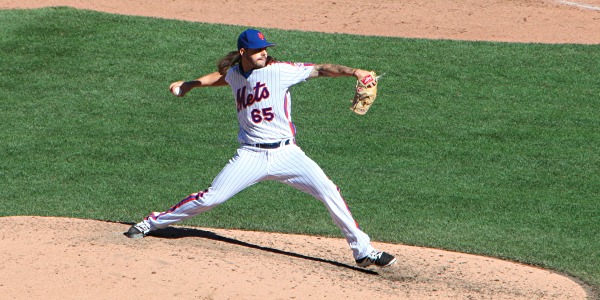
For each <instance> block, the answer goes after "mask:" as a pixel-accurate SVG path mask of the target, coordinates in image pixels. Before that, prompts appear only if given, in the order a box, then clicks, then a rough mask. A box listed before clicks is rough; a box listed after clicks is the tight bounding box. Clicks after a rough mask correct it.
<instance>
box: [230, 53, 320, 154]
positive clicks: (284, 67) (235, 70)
mask: <svg viewBox="0 0 600 300" xmlns="http://www.w3.org/2000/svg"><path fill="white" fill-rule="evenodd" d="M313 68H314V65H313V64H305V63H283V62H277V63H272V64H270V65H268V66H265V67H263V68H260V69H255V70H253V71H251V72H250V73H249V74H242V73H241V71H240V68H239V66H238V65H236V66H234V67H232V68H231V69H229V71H228V72H227V75H226V76H225V80H226V81H227V83H228V84H229V86H230V87H231V90H232V91H233V97H234V99H235V100H236V106H237V114H238V122H239V133H238V141H239V142H240V143H242V144H260V143H273V142H279V141H281V140H285V139H290V138H293V137H294V136H295V134H296V130H295V127H294V123H293V122H292V116H291V110H292V103H291V101H292V99H291V95H290V93H289V89H290V87H292V86H293V85H295V84H297V83H300V82H303V81H305V80H306V79H308V77H309V75H310V73H311V71H312V70H313Z"/></svg>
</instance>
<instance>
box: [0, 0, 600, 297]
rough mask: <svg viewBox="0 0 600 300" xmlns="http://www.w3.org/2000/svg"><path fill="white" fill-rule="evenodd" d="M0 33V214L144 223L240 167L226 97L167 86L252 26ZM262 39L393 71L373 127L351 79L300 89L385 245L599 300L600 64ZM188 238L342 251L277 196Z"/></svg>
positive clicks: (143, 23) (306, 208) (320, 221)
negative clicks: (544, 277) (213, 234)
mask: <svg viewBox="0 0 600 300" xmlns="http://www.w3.org/2000/svg"><path fill="white" fill-rule="evenodd" d="M0 27H1V28H3V30H1V31H0V49H1V53H2V55H1V56H0V66H1V67H0V77H1V78H2V79H1V80H0V120H2V123H1V124H2V125H1V126H0V141H1V142H0V157H2V159H1V160H0V215H2V216H8V215H48V216H69V217H79V218H91V219H100V220H112V221H126V222H133V221H138V220H139V219H140V218H141V217H143V216H144V215H146V214H147V213H148V212H150V211H157V210H164V209H166V208H168V207H169V206H170V205H172V204H174V203H176V202H177V201H179V200H180V199H181V198H183V197H184V196H186V195H187V194H189V193H192V192H195V191H197V190H200V189H204V188H206V187H208V185H209V184H210V182H211V180H212V179H213V178H214V177H215V176H216V174H217V173H218V172H219V171H220V170H221V168H222V167H223V166H224V165H225V164H226V163H227V160H228V159H229V158H230V157H231V156H232V155H233V153H234V151H235V149H236V147H237V142H236V136H237V124H236V120H235V108H234V107H235V106H234V104H233V100H232V96H231V91H230V90H229V89H228V88H215V89H200V90H194V91H192V92H191V93H190V94H189V95H188V96H186V97H185V98H183V99H178V98H175V97H173V96H170V95H169V93H168V85H169V84H170V82H172V81H175V80H180V79H193V78H196V77H197V76H199V75H202V74H204V73H207V72H212V71H213V70H214V65H215V63H216V61H217V60H218V59H219V58H220V57H221V56H222V55H224V54H225V53H227V52H229V51H231V50H235V42H236V38H237V35H238V34H239V32H241V31H242V30H243V29H245V28H243V27H237V26H225V25H210V24H201V23H189V22H181V21H173V20H159V19H153V18H141V17H127V16H116V15H110V14H104V13H98V12H90V11H80V10H74V9H70V8H46V9H38V10H7V11H0ZM265 34H266V35H267V36H268V38H269V40H271V41H274V42H276V43H278V46H277V47H275V48H272V49H270V50H271V53H270V54H272V55H274V56H276V57H277V58H279V59H281V60H290V61H307V62H315V63H326V62H332V63H338V64H345V65H350V66H352V67H359V68H365V69H375V70H377V71H378V72H379V73H385V75H384V77H383V78H382V80H381V84H380V89H379V98H378V101H377V102H376V103H375V105H374V106H373V108H371V110H370V111H369V113H368V114H367V115H366V116H363V117H361V116H357V115H354V114H353V113H352V112H351V111H350V110H349V109H348V107H349V104H350V103H349V99H350V98H351V97H352V90H351V89H352V87H353V84H354V83H353V81H352V79H350V78H337V79H315V80H311V81H309V82H307V83H303V84H300V85H298V86H296V87H294V90H293V96H294V121H295V123H296V125H297V128H298V136H297V138H298V142H299V144H300V146H301V147H302V148H303V149H304V150H305V151H306V152H307V154H308V155H309V156H311V157H312V158H313V159H314V160H315V161H317V162H318V163H319V164H320V165H321V166H322V167H323V168H324V170H325V171H326V173H327V174H328V175H329V176H330V177H331V178H332V179H333V180H334V182H336V183H337V184H338V185H339V186H340V187H341V189H342V193H343V195H344V197H345V198H346V199H347V201H348V204H349V205H350V207H351V208H352V211H353V214H354V216H355V217H356V218H357V220H358V221H359V222H360V224H361V226H362V227H363V229H365V231H366V232H367V233H369V234H370V235H371V236H372V238H373V239H375V240H379V241H386V242H394V243H403V244H410V245H421V246H429V247H437V248H443V249H451V250H457V251H462V252H469V253H478V254H485V255H491V256H495V257H501V258H507V259H511V260H515V261H519V262H525V263H529V264H534V265H539V266H542V267H546V268H551V269H554V270H557V271H561V272H567V273H569V274H572V275H575V276H578V277H580V278H581V279H583V280H585V281H587V282H589V283H591V284H593V285H594V286H595V287H599V286H600V251H599V250H598V249H600V234H599V225H598V224H600V208H599V206H598V200H599V199H600V187H599V184H598V183H599V182H600V176H599V175H598V174H599V172H598V170H600V154H599V151H598V149H600V114H599V112H600V102H599V96H600V77H599V76H598V74H600V46H598V45H539V44H511V43H488V42H459V41H431V40H416V39H400V38H382V37H364V36H352V35H332V34H320V33H307V32H297V31H284V30H275V29H268V30H265ZM373 45H374V46H373ZM186 224H189V225H197V226H208V227H222V228H243V229H253V230H264V231H278V232H296V233H307V234H318V235H327V236H338V237H339V236H341V235H340V233H339V230H338V229H337V228H336V227H335V226H334V225H333V223H332V222H331V219H330V218H329V216H328V215H327V212H326V210H325V208H324V207H323V206H322V204H320V203H319V202H318V201H315V200H313V199H312V198H310V197H309V196H307V195H304V194H302V193H300V192H297V191H295V190H293V189H291V188H289V187H286V186H283V185H281V184H278V183H274V182H266V183H262V184H259V185H255V186H253V187H251V188H249V189H247V190H245V191H243V192H242V193H240V194H239V195H237V196H236V197H234V198H233V199H232V200H231V201H229V202H227V203H225V204H223V205H222V206H219V207H218V208H216V209H214V210H213V211H210V212H208V213H206V214H204V215H202V216H199V217H197V218H194V219H192V220H189V221H187V222H186Z"/></svg>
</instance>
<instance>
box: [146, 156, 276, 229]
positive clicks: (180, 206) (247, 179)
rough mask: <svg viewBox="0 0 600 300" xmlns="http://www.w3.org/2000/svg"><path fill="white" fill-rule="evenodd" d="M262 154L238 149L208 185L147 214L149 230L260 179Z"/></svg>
mask: <svg viewBox="0 0 600 300" xmlns="http://www.w3.org/2000/svg"><path fill="white" fill-rule="evenodd" d="M263 158H264V157H263V156H262V155H261V153H258V152H253V151H247V150H244V149H238V151H237V153H236V155H235V156H234V157H233V158H231V160H230V161H229V163H228V164H227V165H226V166H225V167H224V168H223V170H222V171H221V172H220V173H219V175H217V177H216V178H215V179H214V180H213V182H212V185H211V186H210V187H209V188H208V189H206V190H204V191H201V192H198V193H194V194H191V195H189V196H188V197H186V198H185V199H183V200H182V201H180V202H179V203H177V204H176V205H174V206H172V207H171V208H169V209H168V210H166V211H164V212H153V213H151V214H149V215H148V216H147V217H146V218H145V219H144V221H143V222H142V223H144V225H146V226H148V229H149V231H152V230H155V229H159V228H165V227H167V226H169V225H171V224H174V223H177V222H181V221H183V220H185V219H189V218H191V217H194V216H196V215H198V214H200V213H203V212H205V211H208V210H210V209H212V208H213V207H215V206H217V205H219V204H221V203H223V202H225V201H227V200H228V199H230V198H231V197H233V196H234V195H235V194H237V193H238V192H240V191H241V190H243V189H245V188H246V187H248V186H250V185H252V184H255V183H257V182H259V181H261V180H262V179H263V177H264V176H265V171H266V170H265V163H264V161H263Z"/></svg>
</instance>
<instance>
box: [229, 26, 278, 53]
mask: <svg viewBox="0 0 600 300" xmlns="http://www.w3.org/2000/svg"><path fill="white" fill-rule="evenodd" d="M237 46H238V50H240V49H242V48H244V49H260V48H266V47H271V46H275V44H273V43H269V42H267V39H266V38H265V35H264V34H263V33H262V32H260V31H258V30H256V29H246V30H244V32H242V33H241V34H240V36H239V37H238V42H237Z"/></svg>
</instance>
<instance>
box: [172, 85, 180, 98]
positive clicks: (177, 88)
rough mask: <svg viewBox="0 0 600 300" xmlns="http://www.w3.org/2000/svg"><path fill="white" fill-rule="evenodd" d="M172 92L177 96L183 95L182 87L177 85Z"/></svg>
mask: <svg viewBox="0 0 600 300" xmlns="http://www.w3.org/2000/svg"><path fill="white" fill-rule="evenodd" d="M171 93H173V95H175V96H181V88H180V87H178V86H176V87H174V88H172V89H171Z"/></svg>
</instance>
